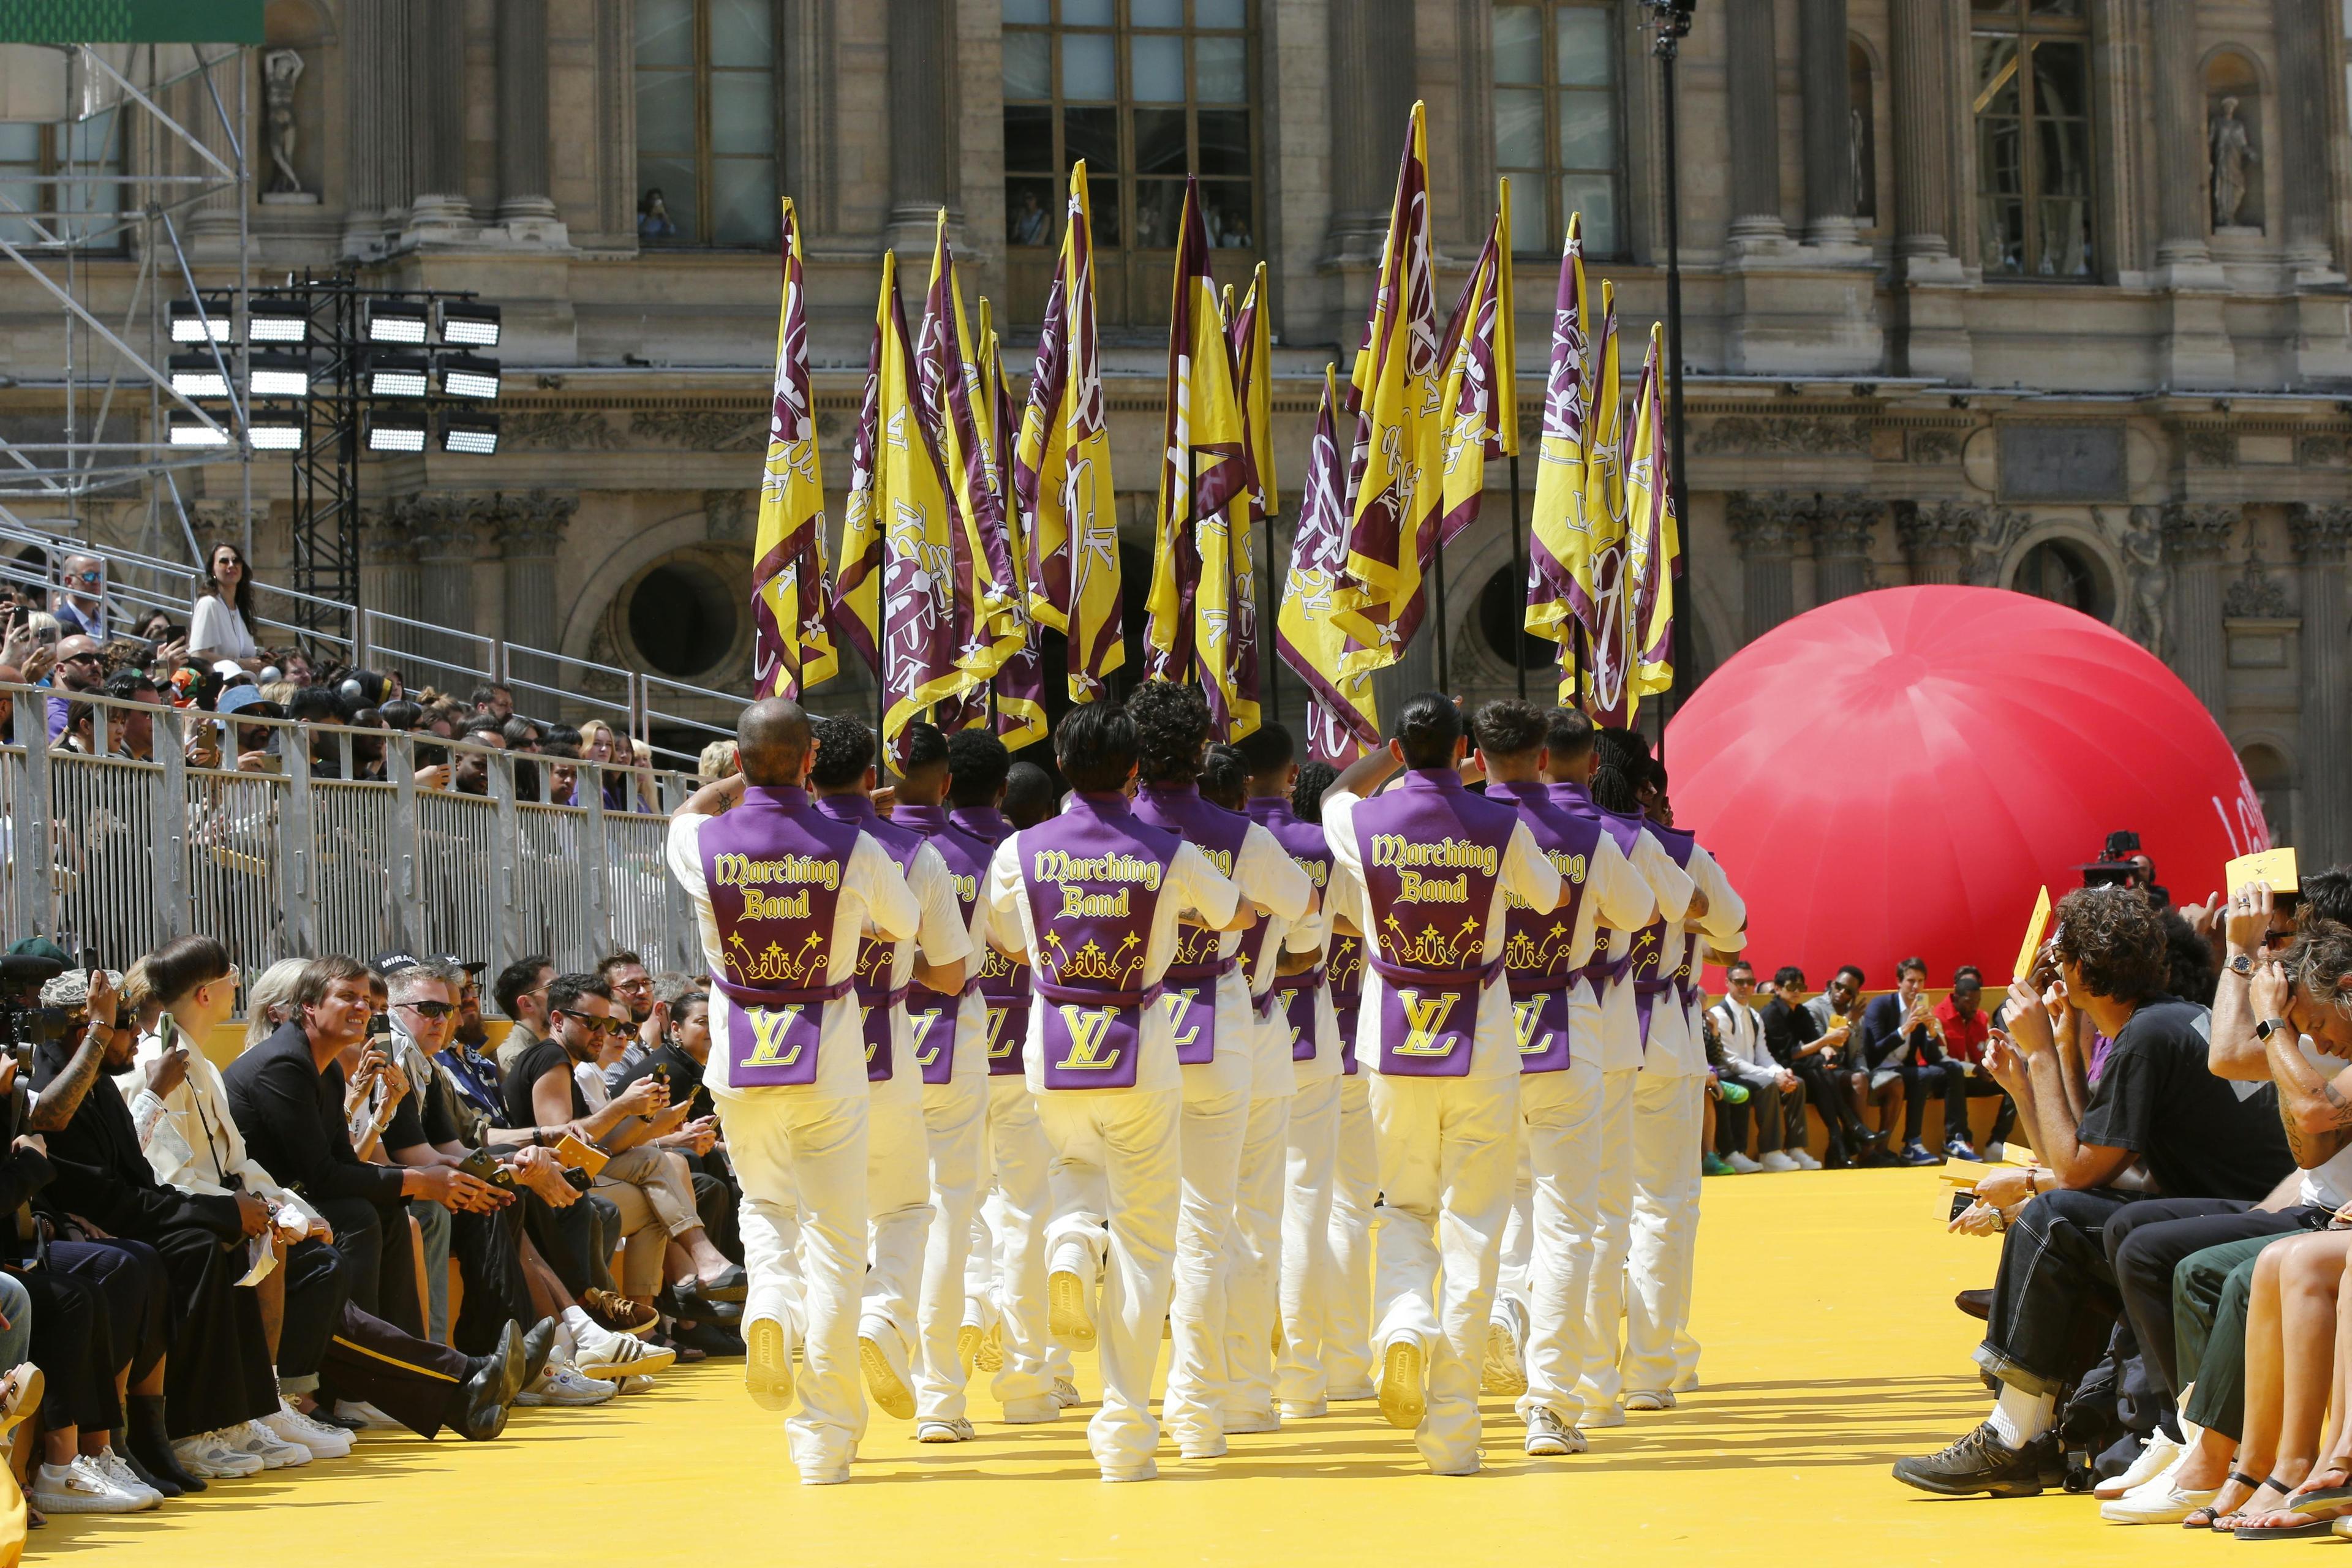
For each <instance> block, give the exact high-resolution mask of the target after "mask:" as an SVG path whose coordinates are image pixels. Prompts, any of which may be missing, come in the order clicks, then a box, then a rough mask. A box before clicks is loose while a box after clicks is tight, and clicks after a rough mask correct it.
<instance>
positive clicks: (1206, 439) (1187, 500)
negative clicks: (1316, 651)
mask: <svg viewBox="0 0 2352 1568" xmlns="http://www.w3.org/2000/svg"><path fill="white" fill-rule="evenodd" d="M1163 431H1164V439H1163V440H1162V441H1161V442H1160V506H1159V511H1158V514H1157V517H1158V521H1157V523H1156V525H1155V527H1154V530H1153V532H1154V534H1155V536H1156V538H1155V542H1154V543H1155V548H1154V550H1153V554H1152V563H1151V593H1150V597H1149V598H1148V599H1147V600H1146V601H1145V618H1144V627H1143V647H1144V665H1145V671H1144V673H1145V674H1146V676H1147V677H1149V678H1151V679H1161V680H1178V681H1182V680H1190V679H1192V678H1193V665H1194V662H1195V658H1196V646H1195V645H1196V642H1197V638H1196V637H1195V635H1194V628H1193V619H1194V599H1195V597H1196V595H1197V591H1198V589H1199V586H1200V582H1201V572H1202V565H1201V556H1200V551H1199V548H1198V545H1197V542H1196V534H1197V531H1198V530H1199V528H1200V526H1201V525H1202V523H1203V522H1204V521H1206V520H1207V519H1210V518H1213V517H1214V516H1216V515H1217V514H1218V513H1219V512H1221V511H1223V510H1224V509H1225V506H1226V503H1228V502H1229V501H1231V500H1233V499H1234V497H1235V496H1236V495H1239V494H1240V493H1241V492H1242V491H1243V489H1244V488H1245V487H1246V486H1247V485H1248V483H1249V462H1248V454H1247V452H1246V450H1245V442H1244V433H1243V430H1242V415H1241V406H1240V400H1239V398H1238V396H1237V395H1236V394H1235V391H1234V362H1233V350H1232V348H1231V346H1230V345H1229V344H1228V343H1227V342H1225V334H1224V325H1223V320H1222V319H1221V316H1220V313H1219V310H1218V301H1217V285H1216V281H1215V279H1213V278H1211V277H1210V276H1209V231H1208V228H1207V226H1205V225H1204V224H1203V223H1202V217H1201V190H1200V182H1199V181H1197V180H1195V179H1192V178H1191V177H1190V176H1188V177H1187V178H1186V179H1185V182H1184V213H1183V217H1182V219H1181V222H1180V223H1179V225H1178V227H1177V231H1176V284H1175V295H1174V299H1173V300H1172V302H1171V307H1170V310H1169V319H1168V415H1167V422H1166V424H1165V426H1164V427H1163Z"/></svg>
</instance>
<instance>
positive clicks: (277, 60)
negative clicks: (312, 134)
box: [261, 49, 302, 196]
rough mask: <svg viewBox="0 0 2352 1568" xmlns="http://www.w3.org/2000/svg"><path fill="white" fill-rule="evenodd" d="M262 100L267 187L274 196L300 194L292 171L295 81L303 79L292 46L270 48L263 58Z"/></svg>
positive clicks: (299, 179)
mask: <svg viewBox="0 0 2352 1568" xmlns="http://www.w3.org/2000/svg"><path fill="white" fill-rule="evenodd" d="M261 73H262V89H261V90H262V101H263V105H264V109H265V111H266V112H267V114H268V119H269V163H270V172H269V190H268V195H273V196H290V195H301V194H302V176H301V175H299V174H296V173H295V172H294V142H295V136H296V132H295V129H294V84H295V83H296V82H298V81H299V80H301V79H302V57H301V56H300V55H298V54H296V53H295V52H294V51H293V50H292V49H272V50H270V51H269V53H268V54H267V55H265V56H263V57H262V60H261Z"/></svg>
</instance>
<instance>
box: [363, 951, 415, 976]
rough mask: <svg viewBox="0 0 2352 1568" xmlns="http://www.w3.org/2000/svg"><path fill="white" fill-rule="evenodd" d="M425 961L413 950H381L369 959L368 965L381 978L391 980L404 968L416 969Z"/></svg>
mask: <svg viewBox="0 0 2352 1568" xmlns="http://www.w3.org/2000/svg"><path fill="white" fill-rule="evenodd" d="M424 962H425V961H424V960H423V959H421V958H419V957H417V956H416V955H415V953H413V952H379V953H377V954H376V955H375V957H374V958H373V959H372V960H370V961H369V963H368V967H369V968H370V969H373V970H374V971H375V972H376V974H377V975H378V976H379V977H380V978H382V979H385V980H389V979H391V978H392V977H393V976H394V975H395V974H397V973H400V972H401V971H402V970H404V969H414V968H415V967H416V966H417V965H418V964H420V963H424Z"/></svg>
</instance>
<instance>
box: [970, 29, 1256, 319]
mask: <svg viewBox="0 0 2352 1568" xmlns="http://www.w3.org/2000/svg"><path fill="white" fill-rule="evenodd" d="M1251 4H1252V0H1003V5H1004V34H1003V40H1004V228H1005V234H1004V239H1005V246H1006V256H1005V263H1006V270H1007V272H1008V274H1009V281H1010V283H1011V289H1012V295H1013V315H1014V316H1015V317H1016V318H1017V319H1019V320H1022V321H1034V320H1036V319H1037V317H1038V316H1039V314H1040V313H1042V312H1043V310H1045V293H1046V289H1047V288H1048V287H1049V286H1050V284H1051V282H1052V279H1053V268H1054V250H1055V247H1056V246H1058V245H1059V244H1060V243H1061V237H1062V213H1063V210H1064V206H1065V203H1066V199H1067V191H1068V185H1067V181H1066V174H1067V173H1068V171H1069V167H1070V165H1071V164H1072V163H1076V162H1077V161H1078V160H1079V159H1081V158H1083V159H1085V160H1086V163H1087V196H1088V199H1089V201H1090V202H1091V203H1092V205H1093V210H1094V242H1095V286H1096V289H1097V298H1096V310H1097V315H1098V317H1099V318H1100V320H1102V321H1105V322H1106V323H1113V324H1124V325H1132V326H1154V325H1160V324H1164V323H1165V322H1166V321H1167V320H1168V300H1169V295H1170V291H1171V268H1172V265H1173V263H1172V260H1171V254H1170V253H1171V252H1172V251H1173V249H1174V248H1175V245H1176V226H1177V224H1178V222H1179V221H1180V220H1181V217H1182V215H1183V208H1184V176H1185V175H1186V174H1198V175H1199V176H1200V177H1201V209H1202V218H1203V220H1204V222H1205V223H1206V225H1207V226H1208V231H1209V246H1210V248H1211V251H1212V253H1213V254H1212V256H1211V258H1210V260H1211V267H1212V268H1213V271H1214V272H1215V273H1216V275H1217V277H1218V278H1219V279H1220V280H1222V281H1224V282H1242V281H1245V280H1246V279H1248V277H1249V274H1250V272H1251V270H1252V268H1255V266H1256V265H1257V260H1258V257H1259V255H1260V246H1259V239H1258V237H1259V235H1260V234H1261V233H1262V232H1263V230H1262V226H1261V224H1260V220H1259V214H1258V205H1257V124H1256V114H1255V110H1253V109H1252V107H1251V103H1250V98H1251V94H1250V82H1251V66H1252V63H1253V62H1252V60H1251V53H1252V48H1251V37H1252V34H1251V27H1250V18H1251Z"/></svg>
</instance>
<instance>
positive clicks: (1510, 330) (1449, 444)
mask: <svg viewBox="0 0 2352 1568" xmlns="http://www.w3.org/2000/svg"><path fill="white" fill-rule="evenodd" d="M1510 301H1511V182H1510V181H1508V180H1505V181H1504V182H1503V183H1502V186H1501V188H1500V190H1499V191H1498V192H1497V193H1496V198H1495V221H1494V224H1493V225H1492V226H1490V227H1489V228H1488V229H1487V230H1486V245H1485V247H1482V248H1481V249H1480V250H1479V252H1478V260H1477V262H1476V264H1475V265H1474V266H1473V267H1472V268H1470V277H1469V280H1468V281H1467V282H1465V283H1464V284H1463V286H1462V299H1461V301H1460V303H1458V304H1456V305H1455V306H1454V323H1453V326H1452V327H1451V328H1450V329H1449V331H1448V332H1447V338H1448V341H1449V342H1450V345H1451V350H1452V352H1451V353H1450V354H1449V355H1448V357H1447V360H1446V365H1445V392H1444V405H1443V406H1444V410H1445V415H1446V420H1447V423H1446V426H1445V444H1444V457H1443V461H1444V470H1445V478H1444V489H1443V495H1442V500H1441V501H1440V504H1439V510H1440V512H1441V513H1442V516H1443V521H1441V522H1440V523H1439V525H1438V527H1439V533H1438V539H1439V542H1441V543H1449V544H1450V543H1452V542H1453V541H1454V536H1455V535H1456V534H1458V533H1460V532H1461V531H1463V530H1464V529H1465V528H1467V527H1469V526H1470V525H1471V524H1472V523H1474V522H1475V521H1478V503H1479V500H1480V498H1481V497H1482V496H1483V495H1484V494H1485V493H1486V465H1487V463H1488V462H1490V461H1492V460H1493V459H1495V458H1509V457H1515V456H1517V453H1518V450H1519V408H1518V401H1519V399H1518V386H1517V371H1516V368H1515V367H1516V366H1517V354H1518V336H1517V331H1516V330H1515V328H1514V326H1513V323H1512V320H1511V317H1512V310H1511V302H1510Z"/></svg>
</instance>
